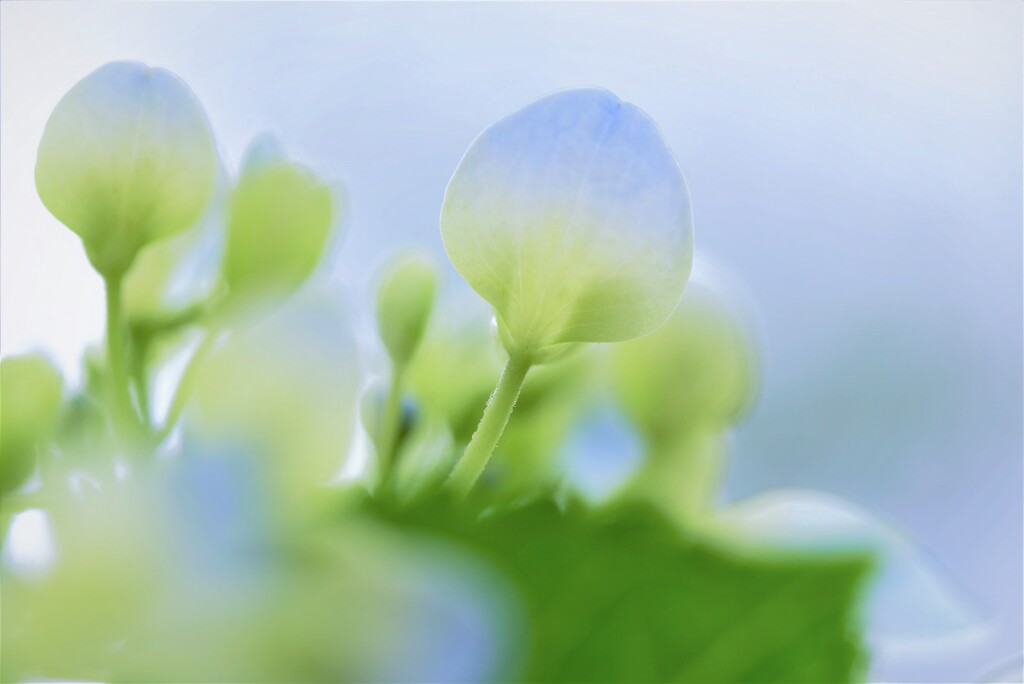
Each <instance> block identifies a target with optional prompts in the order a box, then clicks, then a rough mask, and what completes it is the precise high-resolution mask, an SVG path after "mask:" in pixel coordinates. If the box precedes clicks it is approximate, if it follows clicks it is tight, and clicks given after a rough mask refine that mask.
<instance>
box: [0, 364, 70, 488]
mask: <svg viewBox="0 0 1024 684" xmlns="http://www.w3.org/2000/svg"><path fill="white" fill-rule="evenodd" d="M62 393H63V385H62V381H61V375H60V371H58V370H57V369H56V368H55V367H54V366H53V364H51V363H50V361H49V360H47V359H46V358H45V357H44V356H42V355H40V354H25V355H21V356H8V357H7V358H5V359H3V360H0V493H4V494H6V493H7V492H11V491H14V490H15V489H17V488H18V487H20V486H21V485H22V483H24V481H25V480H26V479H27V478H28V476H29V475H31V474H32V470H33V469H34V468H35V452H36V446H37V445H38V444H39V443H40V442H42V441H43V440H45V439H47V438H48V437H49V435H50V433H51V432H52V431H53V428H54V425H55V423H56V421H57V411H58V409H59V407H60V401H61V395H62Z"/></svg>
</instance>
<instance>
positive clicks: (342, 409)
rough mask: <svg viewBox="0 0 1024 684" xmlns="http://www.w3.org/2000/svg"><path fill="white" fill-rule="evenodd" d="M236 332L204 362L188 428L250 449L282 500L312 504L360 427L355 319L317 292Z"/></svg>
mask: <svg viewBox="0 0 1024 684" xmlns="http://www.w3.org/2000/svg"><path fill="white" fill-rule="evenodd" d="M261 316H262V317H261ZM254 321H255V322H254ZM229 335H230V336H229V338H228V340H227V341H226V343H224V344H223V345H222V346H221V347H220V348H218V349H215V350H214V351H213V352H212V353H211V354H210V356H209V358H207V359H206V360H205V361H204V362H203V363H202V365H201V366H200V367H199V369H198V374H197V377H196V384H195V388H194V391H193V407H192V409H190V410H189V411H188V413H187V415H186V421H187V422H186V435H187V437H188V438H189V439H190V440H192V439H195V440H200V441H201V442H204V443H213V444H223V445H235V446H236V447H238V448H240V449H242V450H243V451H245V452H247V453H248V454H249V456H250V457H251V458H253V459H254V460H255V461H256V462H257V463H259V464H261V467H262V468H263V469H264V470H263V474H264V476H265V478H266V481H267V482H268V483H270V485H271V486H272V487H273V488H274V491H275V492H276V493H277V494H278V495H280V496H282V497H283V499H281V500H279V505H280V506H281V507H282V508H284V509H286V510H294V511H299V510H304V509H308V507H309V506H310V505H311V504H313V503H314V502H315V496H314V495H315V494H316V492H317V491H318V489H320V488H325V487H326V485H327V484H328V483H329V482H330V481H331V479H332V477H333V476H334V475H335V474H336V472H337V471H338V469H339V468H340V467H341V465H342V461H343V458H344V456H345V454H346V452H347V450H348V448H349V443H350V440H351V437H352V434H353V423H354V419H355V409H356V405H357V393H358V391H359V387H360V385H359V382H360V381H359V363H358V359H357V356H356V350H355V344H354V342H353V340H352V337H351V333H350V332H349V329H348V325H347V323H346V321H345V318H344V317H343V314H342V313H341V311H340V310H339V307H338V306H336V305H335V303H333V302H332V301H330V300H329V299H328V298H327V297H326V296H318V295H316V294H315V293H309V295H308V298H306V297H304V298H302V299H300V300H295V301H293V302H291V303H289V304H288V305H287V306H286V307H285V308H283V309H279V310H276V311H273V312H272V313H270V314H269V315H267V314H266V312H265V311H262V312H258V313H257V314H256V315H255V316H253V317H248V316H247V317H246V318H244V319H243V320H241V322H238V323H236V324H235V325H234V326H233V327H232V330H231V331H230V333H229ZM324 491H326V490H325V489H324Z"/></svg>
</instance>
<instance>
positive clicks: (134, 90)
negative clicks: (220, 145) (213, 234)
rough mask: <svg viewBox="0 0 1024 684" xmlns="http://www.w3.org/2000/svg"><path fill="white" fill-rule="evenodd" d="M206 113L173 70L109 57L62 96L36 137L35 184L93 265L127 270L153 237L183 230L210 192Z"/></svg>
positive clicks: (212, 159)
mask: <svg viewBox="0 0 1024 684" xmlns="http://www.w3.org/2000/svg"><path fill="white" fill-rule="evenodd" d="M216 170H217V154H216V150H215V146H214V141H213V134H212V132H211V130H210V125H209V122H208V121H207V119H206V114H205V113H204V112H203V109H202V107H201V106H200V104H199V102H198V100H196V98H195V96H194V95H193V94H192V91H190V90H189V89H188V87H187V86H186V85H185V84H184V83H183V82H182V81H181V80H180V79H178V77H177V76H175V75H174V74H172V73H170V72H168V71H165V70H163V69H158V68H151V67H148V66H146V65H144V64H140V63H138V62H111V63H110V64H106V65H104V66H102V67H100V68H99V69H97V70H96V71H94V72H92V73H91V74H89V75H88V76H86V77H85V78H84V79H82V80H81V81H79V82H78V83H77V84H76V85H75V86H74V87H73V88H71V90H69V91H68V93H67V94H66V95H65V96H64V97H63V98H61V100H60V102H58V103H57V106H56V108H55V109H54V110H53V113H52V114H51V115H50V119H49V121H47V123H46V128H45V130H44V131H43V137H42V141H41V142H40V144H39V155H38V159H37V162H36V188H37V190H38V192H39V197H40V198H41V199H42V201H43V204H45V205H46V208H47V209H49V210H50V212H51V213H53V215H54V216H56V217H57V219H58V220H60V221H61V222H62V223H63V224H65V225H66V226H67V227H68V228H70V229H71V230H73V231H75V232H76V233H78V235H79V236H80V237H81V238H82V242H83V243H84V245H85V249H86V252H87V253H88V255H89V259H90V261H92V264H93V266H95V268H96V270H97V271H99V272H100V274H102V275H103V276H104V277H108V278H109V277H120V276H121V275H122V274H123V273H124V272H125V271H126V270H127V269H128V267H129V266H130V265H131V263H132V261H133V260H134V259H135V256H136V254H137V253H138V251H139V250H140V249H141V248H142V247H143V246H144V245H146V244H147V243H149V242H151V241H154V240H159V239H160V238H164V237H167V236H170V235H173V234H175V233H177V232H179V231H181V230H184V229H185V228H187V227H188V226H190V225H191V224H193V223H194V222H195V221H196V220H197V219H198V218H199V216H200V214H201V213H202V212H203V209H204V208H205V207H206V204H207V202H208V201H209V199H210V195H211V193H212V192H213V186H214V181H215V177H216Z"/></svg>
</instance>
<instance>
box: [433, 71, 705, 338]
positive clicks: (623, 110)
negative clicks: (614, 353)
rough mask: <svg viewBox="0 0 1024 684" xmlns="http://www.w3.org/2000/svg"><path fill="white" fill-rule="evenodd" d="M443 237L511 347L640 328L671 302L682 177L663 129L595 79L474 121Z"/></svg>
mask: <svg viewBox="0 0 1024 684" xmlns="http://www.w3.org/2000/svg"><path fill="white" fill-rule="evenodd" d="M441 235H442V237H443V238H444V245H445V249H446V250H447V252H448V256H449V257H450V258H451V260H452V263H453V264H455V267H456V268H457V269H458V270H459V272H460V273H461V274H462V275H463V277H465V278H466V280H467V281H469V284H470V285H471V286H472V287H473V289H475V290H476V291H477V292H478V293H480V295H481V296H482V297H483V298H484V299H486V300H487V301H488V302H490V303H491V304H492V305H493V306H494V309H495V311H496V313H497V315H498V319H499V326H500V330H501V332H502V335H503V339H504V342H505V345H506V347H507V348H508V350H509V352H510V353H511V354H513V355H516V354H521V353H532V354H537V353H539V352H542V351H544V350H545V348H547V347H549V346H551V345H555V344H560V343H570V342H613V341H618V340H624V339H629V338H631V337H636V336H637V335H643V334H644V333H647V332H650V331H651V330H653V329H654V328H656V327H657V326H658V325H660V324H661V323H662V322H663V321H664V320H665V319H666V318H667V317H668V315H669V314H670V313H671V312H672V309H673V308H674V307H675V305H676V303H677V302H678V301H679V296H680V294H681V293H682V291H683V286H684V285H685V284H686V279H687V276H688V274H689V271H690V257H691V253H692V237H691V227H690V203H689V197H688V195H687V192H686V185H685V183H684V182H683V176H682V174H681V173H680V171H679V167H678V165H677V164H676V162H675V160H674V159H673V157H672V153H671V152H670V151H669V149H668V147H667V146H666V144H665V141H664V140H663V139H662V137H661V133H660V132H659V131H658V129H657V127H656V126H655V124H654V122H653V121H652V120H651V119H650V118H649V117H648V116H647V115H646V114H644V113H643V112H642V111H641V110H640V109H638V108H637V107H635V106H634V105H631V104H629V103H626V102H622V101H620V100H619V99H618V98H617V97H615V95H613V94H612V93H610V92H608V91H606V90H599V89H592V88H581V89H575V90H566V91H563V92H559V93H556V94H554V95H551V96H548V97H545V98H543V99H541V100H539V101H537V102H535V103H533V104H531V105H529V106H527V107H526V108H524V109H521V110H520V111H518V112H516V113H514V114H512V115H510V116H508V117H506V118H504V119H502V120H501V121H498V122H497V123H496V124H494V125H493V126H491V127H490V128H488V129H487V130H485V131H484V132H483V133H482V134H481V135H480V137H478V138H477V139H476V140H475V141H474V142H473V144H472V145H471V146H470V148H469V150H468V151H467V152H466V155H465V156H464V157H463V159H462V161H461V162H460V164H459V167H458V169H456V171H455V175H454V176H453V177H452V179H451V182H450V183H449V184H448V189H447V191H446V193H445V199H444V205H443V207H442V210H441Z"/></svg>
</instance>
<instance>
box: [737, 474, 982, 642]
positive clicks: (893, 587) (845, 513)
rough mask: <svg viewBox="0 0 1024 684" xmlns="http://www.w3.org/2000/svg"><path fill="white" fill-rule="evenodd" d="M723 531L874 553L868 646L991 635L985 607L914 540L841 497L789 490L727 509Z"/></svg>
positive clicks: (782, 543) (763, 541) (768, 542)
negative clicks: (956, 584)
mask: <svg viewBox="0 0 1024 684" xmlns="http://www.w3.org/2000/svg"><path fill="white" fill-rule="evenodd" d="M719 522H720V524H721V525H722V528H723V531H726V532H728V533H731V534H733V535H739V536H740V537H741V538H742V539H744V540H745V541H746V542H747V543H750V544H757V545H764V546H766V547H770V548H784V549H793V550H799V551H814V552H819V553H827V552H832V553H835V552H858V551H868V552H871V553H873V554H874V556H875V558H876V559H877V561H876V562H877V571H876V572H875V573H874V576H873V578H872V580H871V584H870V585H869V593H868V599H867V602H866V606H865V610H866V616H865V617H866V622H867V633H866V634H867V638H868V641H869V642H870V643H871V644H872V645H873V646H875V647H876V648H879V649H890V650H898V649H901V648H904V649H905V648H907V647H911V646H913V647H915V648H917V649H921V648H923V647H927V646H928V645H929V644H941V645H944V646H945V647H949V646H950V645H951V644H952V643H953V642H955V641H956V640H963V639H967V640H970V639H972V638H977V637H979V636H983V635H984V634H985V633H986V631H987V627H986V624H985V621H984V619H983V618H982V616H981V614H980V613H979V610H978V607H977V606H975V605H973V603H972V602H971V601H970V600H969V599H968V598H966V597H965V596H963V595H962V594H961V593H960V592H959V590H957V589H956V588H954V586H953V585H952V584H951V583H950V582H949V580H947V579H945V578H944V577H942V576H941V575H940V574H938V573H937V572H936V571H935V570H933V569H932V568H931V567H930V563H929V562H928V561H927V559H926V558H924V556H923V555H922V554H921V552H920V551H919V550H917V549H916V548H915V547H914V546H913V545H912V544H911V542H910V541H908V540H907V539H906V538H904V537H903V535H901V534H899V533H898V532H897V531H896V530H895V529H893V528H892V527H890V526H889V525H887V524H886V523H884V522H882V521H881V520H879V519H878V518H876V517H875V516H873V515H872V514H870V513H868V512H867V511H865V510H863V509H860V508H858V507H857V506H855V505H853V504H851V503H849V502H847V501H844V500H842V499H840V498H838V497H834V496H831V495H828V494H823V493H819V492H813V491H799V490H793V491H789V490H781V491H774V492H769V493H766V494H762V495H758V496H755V497H752V498H750V499H746V500H744V501H740V502H737V503H736V504H734V505H732V506H729V507H728V508H724V509H722V510H721V517H720V519H719Z"/></svg>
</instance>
